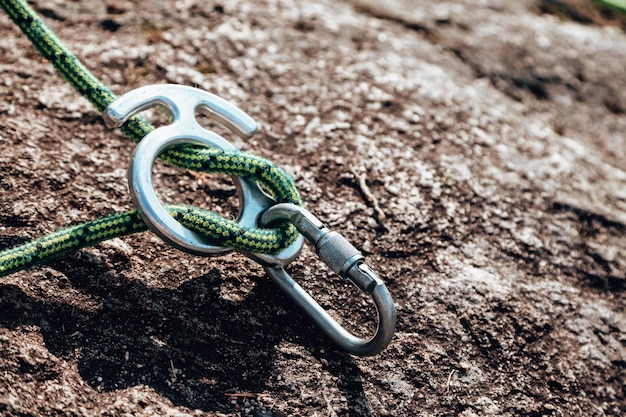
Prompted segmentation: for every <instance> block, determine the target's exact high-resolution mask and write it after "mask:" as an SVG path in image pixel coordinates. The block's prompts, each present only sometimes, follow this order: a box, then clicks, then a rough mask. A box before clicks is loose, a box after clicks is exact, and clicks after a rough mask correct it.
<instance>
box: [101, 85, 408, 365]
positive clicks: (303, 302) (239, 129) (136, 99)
mask: <svg viewBox="0 0 626 417" xmlns="http://www.w3.org/2000/svg"><path fill="white" fill-rule="evenodd" d="M157 106H158V107H161V108H165V109H166V110H167V111H168V113H169V115H170V118H171V123H170V124H169V125H167V126H163V127H159V128H157V129H155V130H153V131H152V132H150V133H148V134H147V135H146V136H145V137H144V138H143V139H142V140H141V141H140V142H139V144H138V145H137V147H136V148H135V151H134V153H133V156H132V159H131V162H130V166H129V171H128V180H129V187H130V193H131V197H132V200H133V203H134V204H135V207H136V208H137V210H138V212H139V214H140V216H141V217H142V219H143V220H144V222H145V223H146V225H147V226H148V228H149V229H150V230H152V231H153V232H155V233H156V234H157V235H158V236H160V237H161V238H162V239H163V240H164V241H166V242H167V243H169V244H171V245H172V246H174V247H176V248H178V249H181V250H183V251H185V252H189V253H192V254H196V255H202V256H213V255H219V254H223V253H225V252H227V251H229V250H232V248H229V247H227V246H218V245H215V244H213V243H211V242H207V240H206V239H204V238H203V237H202V236H200V235H199V234H198V233H195V232H193V231H191V230H189V229H188V228H186V227H185V226H183V225H182V224H180V223H178V222H177V221H176V220H175V219H174V218H173V217H172V216H170V214H168V212H167V211H166V209H165V208H164V207H163V205H162V204H161V203H160V202H159V200H158V197H157V195H156V192H155V190H154V187H153V185H152V179H151V177H152V175H151V170H152V165H153V164H154V161H155V160H156V158H157V157H158V156H159V155H160V154H161V153H163V152H164V151H166V150H167V149H168V148H170V147H172V146H174V145H181V144H193V145H201V146H206V147H216V148H219V149H227V150H232V149H235V148H234V146H233V145H232V144H230V143H229V142H228V141H226V140H225V139H224V138H223V137H221V136H219V135H217V134H216V133H214V132H211V131H209V130H207V129H205V128H203V127H202V126H200V125H199V124H198V122H197V120H196V112H197V110H198V108H205V109H207V110H209V114H210V117H211V118H212V119H213V120H214V121H217V122H220V123H222V124H224V125H225V126H227V127H228V128H230V129H231V130H232V131H233V132H234V133H236V134H238V135H239V136H241V137H242V138H249V137H250V136H252V135H253V134H254V132H255V131H256V123H255V122H254V120H252V119H251V118H250V117H249V116H248V115H247V114H245V113H244V112H243V111H241V110H240V109H238V108H237V107H235V106H234V105H232V104H230V103H229V102H227V101H225V100H223V99H221V98H219V97H217V96H215V95H213V94H210V93H208V92H206V91H203V90H199V89H196V88H192V87H186V86H181V85H151V86H146V87H141V88H138V89H136V90H133V91H130V92H128V93H126V94H124V95H123V96H121V97H119V98H118V99H116V100H115V101H114V102H113V103H111V104H110V105H109V107H108V108H107V109H106V111H105V113H104V118H105V121H106V123H107V125H109V126H111V127H119V126H122V125H123V124H124V123H125V122H126V121H127V120H128V119H129V118H130V117H132V116H133V115H135V114H137V113H138V112H141V111H143V110H146V109H148V108H151V107H157ZM235 182H236V186H237V189H238V192H239V202H240V207H239V217H238V220H237V221H238V224H239V226H242V227H245V228H250V229H253V228H256V227H259V226H261V227H272V226H273V225H276V224H277V223H284V222H285V221H289V222H290V223H291V224H293V225H294V226H295V227H296V229H297V230H298V231H299V232H300V234H301V235H298V237H297V238H296V239H295V240H294V241H293V242H292V243H291V244H290V245H288V246H287V247H286V248H284V249H281V250H279V251H277V252H275V253H271V254H266V253H256V252H250V251H245V250H239V251H240V252H241V253H243V254H244V255H246V256H248V257H250V258H252V259H253V260H255V261H257V262H259V263H261V264H262V265H263V266H264V268H265V271H266V272H267V274H268V275H269V276H270V278H271V279H272V280H273V281H274V282H275V283H276V284H277V285H278V286H279V287H280V288H281V289H282V290H283V291H285V293H286V294H287V295H288V296H289V297H290V298H291V299H292V300H293V301H294V302H295V303H296V304H298V305H299V306H300V307H301V308H303V309H304V311H305V312H306V313H308V314H309V315H310V316H311V318H312V319H313V321H314V322H315V323H316V324H317V325H319V326H320V328H321V329H322V330H323V331H324V332H326V334H327V335H328V336H329V337H330V338H331V339H332V340H333V341H334V342H335V343H337V344H338V345H339V346H340V347H341V348H343V349H344V350H346V351H347V352H349V353H352V354H355V355H374V354H376V353H379V352H380V351H382V350H383V349H384V348H385V347H386V346H387V345H388V344H389V342H390V341H391V338H392V337H393V333H394V330H395V323H396V313H395V308H394V304H393V300H392V298H391V296H390V294H389V291H388V290H387V287H386V286H385V284H384V283H383V281H382V280H381V279H380V277H378V275H376V273H374V272H373V271H372V270H371V269H370V268H369V267H368V266H367V265H366V264H365V263H364V257H363V255H362V254H361V252H359V251H358V250H357V249H356V248H355V247H354V246H352V244H350V243H349V242H348V241H347V240H346V239H345V238H343V237H342V236H341V235H340V234H338V233H337V232H331V231H330V230H329V229H327V228H326V227H324V225H323V224H322V222H321V221H320V220H318V219H317V218H316V217H315V216H313V215H312V214H311V213H310V212H309V211H307V210H305V209H304V208H302V207H300V206H298V205H295V204H292V203H278V202H277V201H275V200H274V199H272V198H271V197H269V196H268V195H267V194H266V193H265V192H263V191H262V190H261V188H260V187H259V185H258V184H257V183H256V182H255V181H253V180H252V179H249V178H242V177H235ZM302 236H304V238H306V239H307V240H308V241H309V242H310V243H311V244H313V245H314V246H315V249H316V251H317V254H318V255H319V256H320V258H321V259H322V261H324V263H326V264H327V265H328V266H329V267H330V269H331V270H332V271H333V272H335V273H336V274H338V275H339V276H340V277H342V278H344V279H348V280H350V281H351V282H352V283H354V284H355V285H356V286H357V287H358V288H359V289H360V290H361V291H363V292H365V293H367V294H369V295H370V296H371V297H372V299H373V300H374V304H375V305H376V308H377V311H378V329H377V331H376V334H375V335H374V336H373V337H372V338H370V339H367V340H366V339H361V338H359V337H356V336H354V335H352V334H351V333H349V332H348V331H347V330H345V329H344V328H343V327H341V326H340V325H339V324H338V323H337V322H336V321H335V320H334V319H333V318H332V317H331V316H330V315H329V314H328V313H327V312H326V311H325V310H324V309H323V308H322V307H320V305H319V304H318V303H317V302H316V301H315V300H314V299H313V298H312V297H311V296H310V295H309V294H308V293H307V292H306V291H305V290H304V289H303V288H302V287H301V286H300V285H298V284H297V283H296V282H295V281H294V280H293V279H292V278H291V277H290V276H289V274H287V272H286V271H285V270H284V267H285V266H286V265H287V264H288V263H290V262H292V261H293V260H294V259H295V258H296V257H297V256H298V255H299V254H300V251H301V248H302V245H303V241H304V239H303V237H302Z"/></svg>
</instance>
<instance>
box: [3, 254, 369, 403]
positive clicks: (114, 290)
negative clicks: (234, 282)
mask: <svg viewBox="0 0 626 417" xmlns="http://www.w3.org/2000/svg"><path fill="white" fill-rule="evenodd" d="M52 267H53V268H55V269H56V270H58V271H60V272H62V273H63V275H64V277H63V280H65V282H66V284H65V285H68V286H69V285H71V287H72V288H73V289H74V290H78V291H79V292H80V293H81V294H83V295H86V296H88V297H89V298H90V299H94V300H98V301H97V302H96V303H94V305H93V307H92V308H90V307H89V306H85V305H83V304H84V303H77V302H75V300H71V299H69V298H68V299H63V300H54V301H46V300H43V301H41V300H39V299H37V298H34V297H32V296H30V295H27V294H25V293H24V292H23V291H22V290H21V289H20V288H18V287H16V286H13V285H2V286H0V311H2V314H1V315H0V323H2V325H4V326H7V327H12V328H14V327H17V326H20V325H29V324H30V325H37V326H40V328H41V332H42V334H43V337H44V340H45V343H46V347H47V348H48V350H49V351H50V352H51V353H53V354H54V355H57V356H61V357H63V356H71V355H78V369H79V372H80V374H81V376H82V378H84V380H85V381H87V382H88V383H89V384H90V385H91V386H92V387H94V388H98V389H104V390H107V391H113V390H118V389H124V388H128V387H131V386H135V385H139V384H142V385H148V386H151V387H153V388H154V389H155V390H156V391H157V392H159V393H160V394H161V395H163V396H165V397H167V398H169V399H171V400H172V402H174V403H175V404H179V405H183V406H186V407H190V408H200V409H203V410H207V411H232V406H231V405H230V404H227V403H228V397H227V396H225V393H228V392H248V393H262V392H264V391H267V390H268V381H269V379H270V377H271V373H272V370H273V367H274V366H273V365H274V360H275V355H276V345H277V344H279V343H281V341H283V340H287V341H290V342H293V343H296V344H300V345H302V346H304V347H305V348H306V349H307V350H309V351H310V352H311V354H312V355H313V356H314V357H316V358H317V359H318V360H321V359H323V358H325V361H323V363H330V364H332V366H325V367H324V368H325V370H326V371H328V372H329V373H331V374H333V375H334V376H336V377H337V378H340V379H342V380H346V378H347V381H349V383H347V384H343V386H340V387H339V388H340V389H341V390H342V391H343V392H344V394H345V397H346V400H347V401H348V403H349V404H350V406H351V408H352V406H354V407H358V408H359V409H363V408H364V405H366V404H367V400H366V399H365V395H364V392H363V386H362V384H360V383H359V382H358V381H360V378H359V370H358V368H357V366H356V364H355V363H354V361H353V360H352V358H351V357H350V356H349V355H343V354H339V353H325V354H319V352H320V351H323V352H332V351H333V347H332V345H329V343H330V342H329V341H328V340H327V339H326V338H325V337H324V336H323V334H322V333H321V331H320V330H319V329H317V328H316V327H314V326H313V325H312V324H311V323H310V322H309V320H308V319H307V318H306V317H305V316H304V315H303V314H301V312H300V311H298V310H297V307H296V306H294V305H291V304H290V303H289V302H288V301H287V299H286V298H284V297H283V296H282V294H280V293H279V291H278V290H277V288H276V287H275V286H274V285H273V284H272V283H271V282H269V281H268V280H266V279H265V278H264V277H259V279H254V278H253V280H254V281H255V283H256V285H254V286H253V288H252V289H249V291H248V292H247V294H246V295H245V297H242V298H241V300H240V301H232V300H229V299H226V298H224V297H223V296H222V295H221V294H220V285H221V284H222V282H223V279H224V277H222V276H221V273H220V272H219V271H217V270H212V271H210V272H209V273H208V274H206V275H203V276H201V277H198V278H196V279H193V280H190V281H187V282H185V283H183V284H182V285H180V286H179V287H177V288H175V289H163V288H152V287H148V286H146V285H145V284H144V283H143V282H142V281H140V280H128V279H126V278H124V277H122V276H121V275H118V274H116V273H114V272H112V271H110V270H108V269H107V268H106V267H105V266H104V265H102V264H100V263H98V262H96V261H95V260H94V259H93V257H91V256H90V255H89V254H85V253H80V254H77V255H75V256H72V257H71V259H68V258H65V259H61V260H58V261H55V262H54V264H53V265H52ZM67 279H69V283H67ZM61 292H62V291H61ZM68 297H70V296H68ZM281 306H283V307H284V308H281ZM329 355H330V356H329ZM274 373H275V370H274ZM268 415H273V414H271V413H270V414H268ZM364 415H368V413H366V414H364Z"/></svg>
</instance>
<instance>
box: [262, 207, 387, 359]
mask: <svg viewBox="0 0 626 417" xmlns="http://www.w3.org/2000/svg"><path fill="white" fill-rule="evenodd" d="M279 220H289V221H290V222H291V223H293V224H294V225H295V226H296V228H297V229H298V231H299V232H300V233H301V234H302V235H303V236H304V237H305V238H306V239H307V240H308V241H309V242H310V243H311V245H313V246H314V247H315V250H316V252H317V254H318V256H319V257H320V259H321V260H322V261H323V262H324V263H325V264H326V265H328V267H329V268H330V269H331V270H332V271H333V272H334V273H336V274H337V275H339V276H340V277H341V278H343V279H347V280H350V281H351V282H352V283H353V284H354V285H355V286H356V287H358V288H359V289H360V290H361V291H363V292H364V293H366V294H368V295H370V296H371V297H372V299H373V300H374V304H375V305H376V310H377V311H378V327H377V329H376V333H375V335H374V336H373V337H371V338H370V339H361V338H359V337H356V336H354V335H353V334H351V333H350V332H348V331H347V330H346V329H344V328H343V327H342V326H341V325H339V323H337V322H336V321H335V320H334V319H333V318H332V317H331V316H330V315H329V314H328V313H327V312H326V310H324V309H323V308H322V307H321V306H320V305H319V304H318V303H317V302H316V301H315V300H314V299H313V298H312V297H311V296H310V295H309V294H308V293H307V292H306V291H305V290H304V289H303V288H302V287H301V286H300V285H298V283H296V282H295V281H294V280H293V279H292V278H291V277H290V276H289V274H287V272H286V271H285V270H284V269H283V268H282V267H265V271H266V272H267V274H268V275H269V276H270V278H272V280H273V281H274V282H275V283H276V284H277V285H278V286H279V287H281V288H282V289H283V291H284V292H285V293H286V294H287V295H288V296H289V297H290V298H291V299H292V300H293V301H294V302H295V303H296V304H298V305H299V306H300V307H301V308H303V309H304V310H305V311H306V312H307V313H308V314H309V316H311V318H312V319H313V320H314V321H315V322H316V323H317V325H318V326H320V328H321V329H322V330H323V331H324V332H325V333H326V334H327V335H328V336H329V337H330V338H331V339H332V340H333V341H334V342H335V343H336V344H338V345H339V346H340V347H341V348H343V349H344V350H346V351H347V352H349V353H352V354H354V355H360V356H369V355H375V354H377V353H379V352H381V351H382V350H383V349H384V348H385V347H387V345H388V344H389V342H390V341H391V339H392V337H393V334H394V331H395V327H396V310H395V306H394V304H393V299H392V298H391V295H390V294H389V290H387V287H386V286H385V284H384V282H383V281H382V280H381V279H380V277H379V276H378V275H377V274H376V273H375V272H374V271H372V269H371V268H370V267H369V266H367V264H365V263H364V257H363V255H362V254H361V252H359V250H358V249H356V248H355V247H354V246H352V244H351V243H350V242H348V241H347V240H346V239H345V238H344V237H343V236H341V235H340V234H339V233H337V232H333V231H330V230H329V229H328V228H326V227H325V226H324V225H323V224H322V222H321V221H320V220H319V219H318V218H317V217H315V216H314V215H313V214H311V213H310V212H309V211H307V210H306V209H304V208H302V207H300V206H296V205H295V204H287V203H281V204H277V205H275V206H273V207H270V208H269V209H268V210H267V211H266V212H265V213H263V215H262V216H261V226H269V225H270V224H272V223H273V222H276V221H279Z"/></svg>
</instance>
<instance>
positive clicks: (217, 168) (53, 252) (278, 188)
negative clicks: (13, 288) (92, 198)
mask: <svg viewBox="0 0 626 417" xmlns="http://www.w3.org/2000/svg"><path fill="white" fill-rule="evenodd" d="M0 6H1V7H2V8H3V9H4V11H5V12H6V13H7V15H8V16H9V17H10V18H11V19H12V20H13V21H14V22H15V23H16V24H17V25H18V26H19V27H20V29H21V30H22V32H23V33H24V34H25V35H26V36H27V37H28V39H29V40H30V41H31V42H32V44H33V45H34V46H35V48H36V49H37V50H38V51H39V52H40V53H41V55H42V56H43V57H44V58H46V59H48V60H49V61H50V62H51V63H52V64H53V65H54V67H55V68H56V69H57V70H58V71H59V73H61V75H62V76H63V77H64V78H65V79H66V80H67V81H68V82H69V83H70V84H71V85H72V86H73V87H74V88H75V89H76V90H77V91H78V92H79V93H81V94H82V95H83V96H85V97H86V98H87V99H88V100H89V101H90V102H91V103H92V104H93V105H94V106H95V107H96V108H97V109H98V110H99V111H103V110H104V109H105V108H106V107H107V106H108V105H109V104H110V103H111V102H113V101H114V100H115V98H116V97H115V95H114V94H113V93H112V92H111V91H110V90H109V89H108V88H107V87H106V86H105V85H104V84H103V83H102V82H101V81H100V80H98V79H97V78H96V77H95V76H93V74H91V73H90V72H89V70H87V68H85V66H84V65H83V64H82V63H81V62H80V60H78V58H77V57H76V56H75V55H74V54H73V53H72V52H71V51H70V50H69V49H68V48H67V47H65V46H64V45H63V43H62V42H61V41H60V40H59V39H58V38H57V37H56V35H55V34H54V33H53V32H52V31H51V30H50V29H48V27H46V25H45V24H44V22H43V21H42V20H41V19H40V18H39V17H38V16H37V15H36V13H35V12H34V11H33V10H32V9H31V8H30V6H28V4H27V3H26V2H25V1H23V0H0ZM153 129H154V128H153V127H152V126H151V125H150V123H149V122H148V121H146V120H145V119H143V118H141V117H133V118H131V119H130V120H129V121H128V122H127V123H126V124H125V125H124V126H122V131H123V132H124V133H125V134H126V135H127V136H128V137H130V138H131V139H133V140H134V141H136V142H138V141H139V140H141V138H143V137H144V136H145V135H146V134H148V133H149V132H150V131H152V130H153ZM161 158H162V159H163V160H164V161H165V162H167V163H169V164H172V165H176V166H178V167H181V168H183V169H187V170H193V171H200V172H219V173H224V174H228V175H232V176H236V177H244V178H249V179H252V180H255V181H257V182H258V183H260V184H261V185H263V186H264V188H265V190H266V191H267V192H268V193H269V194H270V195H271V196H272V197H273V198H274V199H275V200H276V201H277V202H279V203H282V202H287V203H293V204H297V205H301V204H302V201H301V199H300V195H299V193H298V191H297V189H296V188H295V185H294V183H293V180H292V179H291V178H290V177H289V175H287V174H286V173H285V172H284V171H283V170H282V169H280V168H278V167H277V166H276V165H274V164H273V163H272V162H270V161H268V160H266V159H264V158H261V157H259V156H255V155H251V154H248V153H244V152H241V151H225V150H220V149H214V148H199V147H195V146H177V147H173V148H171V149H168V150H166V151H165V152H164V153H163V154H162V155H161ZM166 208H167V210H168V212H169V213H170V215H172V216H173V217H174V218H175V219H176V220H178V221H179V222H180V223H181V224H182V225H183V226H185V227H187V228H189V229H191V230H193V231H195V232H197V233H200V234H201V235H203V236H204V237H205V238H207V240H208V241H210V242H212V243H214V244H217V245H224V246H229V247H232V248H234V249H239V250H243V251H246V252H255V253H273V252H276V251H277V250H279V249H281V248H284V247H287V246H288V245H289V244H291V243H292V242H293V241H294V240H295V238H296V237H297V235H298V232H297V230H296V229H295V227H294V226H293V225H291V224H287V223H286V224H282V225H279V227H277V228H273V229H250V228H245V227H242V226H240V225H239V224H238V223H237V222H235V221H233V220H229V219H225V218H223V217H221V216H219V215H218V214H215V213H213V212H209V211H205V210H201V209H199V208H195V207H191V206H182V205H172V206H167V207H166ZM143 230H146V226H145V224H144V223H143V221H142V220H141V217H140V216H139V214H138V213H137V211H136V210H131V211H128V212H125V213H118V214H113V215H111V216H108V217H105V218H102V219H99V220H96V221H92V222H88V223H85V224H81V225H77V226H73V227H70V228H68V229H64V230H61V231H57V232H55V233H52V234H50V235H48V236H45V237H42V238H40V239H37V240H34V241H32V242H29V243H26V244H23V245H20V246H18V247H15V248H12V249H9V250H5V251H2V252H0V276H4V275H8V274H10V273H12V272H15V271H18V270H21V269H25V268H28V267H30V266H32V265H35V264H38V263H42V262H45V261H47V260H49V259H51V258H54V257H58V256H61V255H64V254H67V253H69V252H72V251H75V250H77V249H80V248H83V247H86V246H90V245H93V244H96V243H98V242H101V241H104V240H107V239H111V238H113V237H117V236H124V235H128V234H131V233H135V232H139V231H143Z"/></svg>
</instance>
